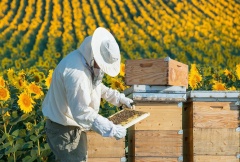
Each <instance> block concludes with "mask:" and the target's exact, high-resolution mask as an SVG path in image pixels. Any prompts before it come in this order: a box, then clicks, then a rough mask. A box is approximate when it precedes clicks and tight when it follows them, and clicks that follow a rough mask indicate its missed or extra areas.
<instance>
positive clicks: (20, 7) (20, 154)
mask: <svg viewBox="0 0 240 162" xmlns="http://www.w3.org/2000/svg"><path fill="white" fill-rule="evenodd" d="M98 26H102V27H105V28H107V29H108V30H109V31H110V32H111V33H112V34H113V35H114V37H115V38H116V40H117V42H118V43H119V46H120V50H121V55H122V64H121V72H120V74H119V75H118V76H117V77H114V78H110V77H108V76H105V78H104V80H103V82H104V83H105V84H106V85H108V86H110V87H112V88H114V89H118V90H119V91H123V90H124V89H126V88H128V87H127V86H126V85H125V84H124V75H125V74H124V69H125V65H124V62H125V60H126V59H141V58H161V57H167V56H169V57H170V58H172V59H174V60H177V61H179V62H182V63H185V64H188V65H189V87H188V90H240V1H239V0H229V1H226V0H185V1H181V0H154V1H152V0H99V1H98V0H0V62H1V66H0V115H1V116H0V143H1V144H0V161H4V162H5V161H14V162H15V161H50V160H51V159H52V158H53V156H52V153H51V151H50V148H49V146H48V144H47V142H46V136H45V133H44V121H45V119H44V117H43V116H42V112H41V103H42V101H43V99H44V96H45V94H46V92H47V90H48V88H49V86H50V83H51V75H52V73H53V70H54V68H55V67H56V65H57V64H58V62H59V61H60V60H61V59H62V58H63V57H64V56H66V55H67V54H68V53H69V52H71V51H72V50H75V49H76V48H78V47H79V46H80V44H81V42H82V41H83V40H84V38H85V37H86V36H88V35H92V34H93V31H94V30H95V29H96V28H97V27H98ZM116 111H118V110H117V108H115V107H114V106H113V105H110V104H108V103H106V102H105V101H102V103H101V111H100V113H101V114H103V115H104V116H109V115H111V114H113V113H115V112H116Z"/></svg>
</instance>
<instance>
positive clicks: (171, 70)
mask: <svg viewBox="0 0 240 162" xmlns="http://www.w3.org/2000/svg"><path fill="white" fill-rule="evenodd" d="M125 65H126V68H125V72H126V76H125V82H126V84H127V85H162V86H164V85H171V86H185V87H188V65H186V64H183V63H181V62H178V61H176V60H172V59H170V58H169V57H167V58H158V59H140V60H126V64H125Z"/></svg>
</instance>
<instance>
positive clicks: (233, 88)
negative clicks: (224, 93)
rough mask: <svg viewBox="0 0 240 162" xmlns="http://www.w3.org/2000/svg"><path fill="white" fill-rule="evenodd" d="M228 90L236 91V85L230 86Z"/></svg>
mask: <svg viewBox="0 0 240 162" xmlns="http://www.w3.org/2000/svg"><path fill="white" fill-rule="evenodd" d="M228 90H230V91H236V90H237V89H236V87H234V86H232V87H230V88H228Z"/></svg>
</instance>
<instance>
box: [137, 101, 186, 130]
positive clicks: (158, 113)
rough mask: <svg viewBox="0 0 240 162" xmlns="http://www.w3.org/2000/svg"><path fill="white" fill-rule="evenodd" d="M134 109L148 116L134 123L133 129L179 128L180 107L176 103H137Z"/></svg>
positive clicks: (180, 126)
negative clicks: (148, 114) (147, 113)
mask: <svg viewBox="0 0 240 162" xmlns="http://www.w3.org/2000/svg"><path fill="white" fill-rule="evenodd" d="M135 109H136V110H139V111H144V112H149V113H150V116H148V117H147V118H146V119H144V120H142V121H141V122H139V123H137V124H135V126H134V128H135V130H181V129H182V108H181V107H178V104H177V103H166V104H163V103H150V102H149V103H137V104H136V105H135Z"/></svg>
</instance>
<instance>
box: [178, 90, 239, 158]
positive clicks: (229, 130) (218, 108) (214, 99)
mask: <svg viewBox="0 0 240 162" xmlns="http://www.w3.org/2000/svg"><path fill="white" fill-rule="evenodd" d="M239 95H240V93H239V92H238V91H232V92H230V91H228V92H225V91H191V92H189V94H188V102H186V103H184V106H183V132H184V142H183V143H184V159H187V161H188V162H192V161H194V162H203V161H206V162H210V161H214V160H215V161H218V162H225V161H231V162H239V158H240V133H239V132H240V127H239V110H240V109H239V106H238V105H237V101H238V100H239ZM210 159H211V160H210Z"/></svg>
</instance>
